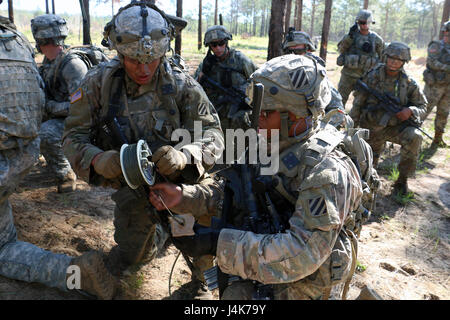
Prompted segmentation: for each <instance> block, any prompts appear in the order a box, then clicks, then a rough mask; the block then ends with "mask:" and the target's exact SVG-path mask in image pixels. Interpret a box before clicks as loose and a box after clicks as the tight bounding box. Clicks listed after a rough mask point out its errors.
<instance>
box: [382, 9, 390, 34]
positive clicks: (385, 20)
mask: <svg viewBox="0 0 450 320" xmlns="http://www.w3.org/2000/svg"><path fill="white" fill-rule="evenodd" d="M389 9H390V6H389V2H387V3H386V8H385V10H386V12H385V15H384V26H383V39H384V41H386V32H387V25H388V21H389Z"/></svg>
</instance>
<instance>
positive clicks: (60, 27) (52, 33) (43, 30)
mask: <svg viewBox="0 0 450 320" xmlns="http://www.w3.org/2000/svg"><path fill="white" fill-rule="evenodd" d="M31 32H32V33H33V37H34V39H35V40H36V41H38V40H39V39H64V38H66V37H67V35H68V34H69V29H68V28H67V23H66V20H64V19H63V18H61V17H59V16H57V15H54V14H44V15H41V16H38V17H36V18H34V19H32V20H31Z"/></svg>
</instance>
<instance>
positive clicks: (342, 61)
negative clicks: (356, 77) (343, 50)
mask: <svg viewBox="0 0 450 320" xmlns="http://www.w3.org/2000/svg"><path fill="white" fill-rule="evenodd" d="M336 64H337V65H338V66H340V67H342V66H343V65H344V64H345V55H344V54H340V55H339V56H338V57H337V60H336Z"/></svg>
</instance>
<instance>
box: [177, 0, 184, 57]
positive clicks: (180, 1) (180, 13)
mask: <svg viewBox="0 0 450 320" xmlns="http://www.w3.org/2000/svg"><path fill="white" fill-rule="evenodd" d="M177 17H180V18H183V0H177ZM175 53H177V54H179V55H181V31H180V34H177V36H176V37H175Z"/></svg>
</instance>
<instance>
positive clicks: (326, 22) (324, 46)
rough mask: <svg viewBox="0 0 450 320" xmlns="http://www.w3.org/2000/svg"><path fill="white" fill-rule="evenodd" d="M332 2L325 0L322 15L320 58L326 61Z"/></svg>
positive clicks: (331, 0)
mask: <svg viewBox="0 0 450 320" xmlns="http://www.w3.org/2000/svg"><path fill="white" fill-rule="evenodd" d="M332 6H333V0H325V12H324V14H323V27H322V41H321V44H320V57H321V58H322V59H323V60H325V61H327V47H328V35H329V33H330V20H331V8H332Z"/></svg>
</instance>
